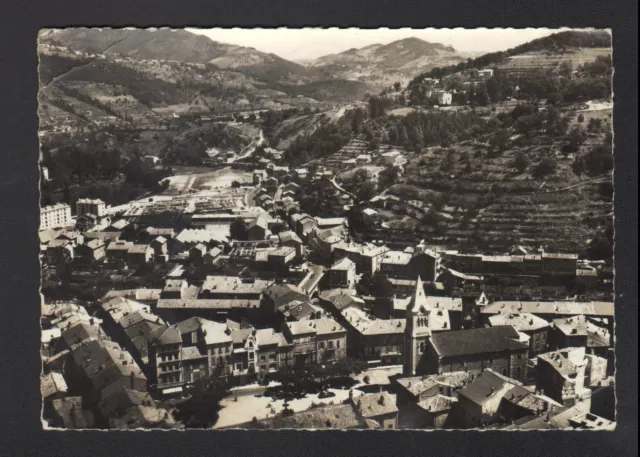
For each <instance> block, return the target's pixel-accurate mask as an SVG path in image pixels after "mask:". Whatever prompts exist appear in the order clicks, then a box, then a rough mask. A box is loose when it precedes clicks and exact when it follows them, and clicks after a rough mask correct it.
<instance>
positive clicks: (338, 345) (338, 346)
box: [336, 340, 340, 349]
mask: <svg viewBox="0 0 640 457" xmlns="http://www.w3.org/2000/svg"><path fill="white" fill-rule="evenodd" d="M336 346H337V348H338V349H340V340H338V341H336Z"/></svg>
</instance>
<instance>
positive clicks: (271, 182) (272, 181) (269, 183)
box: [262, 176, 278, 195]
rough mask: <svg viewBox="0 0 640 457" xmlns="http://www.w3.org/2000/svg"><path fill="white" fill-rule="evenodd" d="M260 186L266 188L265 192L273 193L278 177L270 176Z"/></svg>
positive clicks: (276, 186) (276, 188) (276, 187)
mask: <svg viewBox="0 0 640 457" xmlns="http://www.w3.org/2000/svg"><path fill="white" fill-rule="evenodd" d="M262 187H264V188H265V189H267V192H268V193H269V194H270V195H273V194H275V192H276V190H278V178H276V177H274V176H270V177H269V178H267V179H265V180H264V182H263V183H262Z"/></svg>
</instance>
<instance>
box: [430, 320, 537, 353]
mask: <svg viewBox="0 0 640 457" xmlns="http://www.w3.org/2000/svg"><path fill="white" fill-rule="evenodd" d="M518 339H519V334H518V332H517V330H516V329H515V328H513V327H511V326H500V327H489V328H476V329H470V330H456V331H449V332H438V333H434V334H433V336H432V337H431V341H432V344H433V346H434V347H435V349H436V351H437V352H438V354H439V355H441V356H443V357H456V356H461V355H471V354H483V353H490V352H502V351H508V350H513V349H525V348H528V345H527V344H524V343H521V342H519V341H517V340H518Z"/></svg>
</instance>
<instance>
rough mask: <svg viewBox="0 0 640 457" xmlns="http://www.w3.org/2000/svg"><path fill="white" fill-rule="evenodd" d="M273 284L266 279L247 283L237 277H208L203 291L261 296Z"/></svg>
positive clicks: (203, 285)
mask: <svg viewBox="0 0 640 457" xmlns="http://www.w3.org/2000/svg"><path fill="white" fill-rule="evenodd" d="M271 284H272V281H267V280H264V279H255V280H250V281H249V280H247V281H245V280H243V279H242V278H239V277H237V276H207V279H206V280H205V281H204V283H203V284H202V290H203V291H209V292H211V293H215V294H259V293H262V292H263V290H264V289H266V288H267V287H269V286H270V285H271Z"/></svg>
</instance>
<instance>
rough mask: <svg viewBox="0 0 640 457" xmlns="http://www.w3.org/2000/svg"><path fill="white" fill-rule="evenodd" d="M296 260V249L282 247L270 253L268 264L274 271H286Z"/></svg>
mask: <svg viewBox="0 0 640 457" xmlns="http://www.w3.org/2000/svg"><path fill="white" fill-rule="evenodd" d="M295 258H296V249H295V248H294V247H289V246H280V247H278V248H276V249H273V250H270V251H268V255H267V264H268V266H269V268H270V269H271V270H273V271H284V270H285V269H286V268H287V267H288V266H289V264H290V263H291V262H293V260H294V259H295Z"/></svg>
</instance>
